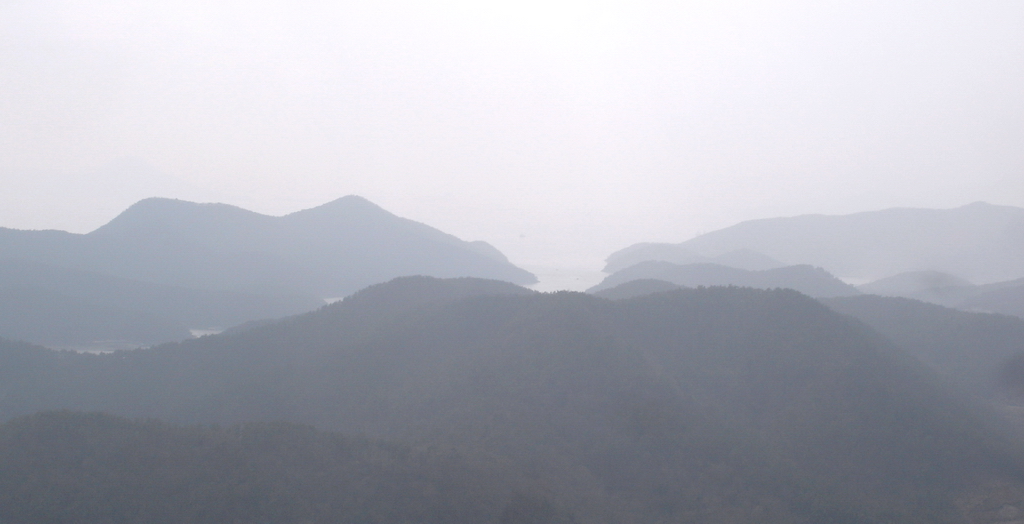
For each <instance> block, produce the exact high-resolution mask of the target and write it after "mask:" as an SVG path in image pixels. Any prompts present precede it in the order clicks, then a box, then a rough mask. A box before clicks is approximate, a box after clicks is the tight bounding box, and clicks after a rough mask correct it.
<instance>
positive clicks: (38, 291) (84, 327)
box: [0, 259, 323, 346]
mask: <svg viewBox="0 0 1024 524" xmlns="http://www.w3.org/2000/svg"><path fill="white" fill-rule="evenodd" d="M322 305H323V300H321V299H319V298H317V297H313V296H306V297H303V296H280V295H278V296H267V295H253V294H247V293H238V292H230V291H206V290H197V289H189V288H183V287H176V286H166V285H160V284H152V283H148V282H138V281H133V280H127V279H122V278H117V277H110V276H107V275H103V274H100V273H95V272H89V271H77V270H70V269H63V268H57V267H52V266H48V265H45V264H40V263H37V262H29V261H25V260H12V259H0V312H2V313H0V336H4V337H8V338H16V339H21V340H27V341H31V342H35V343H39V344H44V345H49V346H89V345H97V344H98V343H99V342H102V341H115V342H117V343H119V344H121V345H126V346H132V345H135V346H138V345H151V344H157V343H161V342H169V341H174V340H183V339H186V338H189V337H190V336H191V335H190V329H211V328H214V329H216V328H220V329H223V328H225V327H228V326H233V325H235V324H240V323H242V322H246V321H250V320H255V319H264V318H279V317H284V316H288V315H294V314H297V313H302V312H305V311H310V310H313V309H316V308H317V307H320V306H322Z"/></svg>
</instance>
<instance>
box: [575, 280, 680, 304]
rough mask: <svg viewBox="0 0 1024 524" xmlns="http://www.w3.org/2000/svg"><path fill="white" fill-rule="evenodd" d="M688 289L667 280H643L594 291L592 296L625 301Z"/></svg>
mask: <svg viewBox="0 0 1024 524" xmlns="http://www.w3.org/2000/svg"><path fill="white" fill-rule="evenodd" d="M686 287H687V286H680V285H679V284H673V283H672V282H669V281H667V280H657V279H654V278H642V279H639V280H630V281H629V282H626V283H625V284H619V285H617V286H613V287H608V288H605V289H600V290H597V291H593V292H590V294H592V295H594V296H595V297H601V298H607V299H608V300H623V299H627V298H636V297H642V296H645V295H650V294H653V293H662V292H664V291H674V290H676V289H684V288H686Z"/></svg>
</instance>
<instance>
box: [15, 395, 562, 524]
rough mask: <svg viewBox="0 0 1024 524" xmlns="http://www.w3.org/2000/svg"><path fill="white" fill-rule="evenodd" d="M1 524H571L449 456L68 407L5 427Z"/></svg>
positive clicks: (263, 426)
mask: <svg viewBox="0 0 1024 524" xmlns="http://www.w3.org/2000/svg"><path fill="white" fill-rule="evenodd" d="M0 521H2V522H6V523H17V524H21V523H40V522H53V523H63V522H69V523H70V522H103V523H108V524H119V523H124V524H129V523H132V524H134V523H139V522H146V523H154V524H156V523H182V522H193V523H210V524H222V523H235V522H237V523H256V522H308V523H332V524H333V523H341V524H357V523H367V522H374V523H414V522H434V523H452V524H456V523H458V524H463V523H464V524H487V523H494V524H532V523H534V522H546V523H549V524H558V523H563V522H564V523H566V524H568V523H570V522H573V521H572V517H571V515H569V514H566V513H564V512H561V511H559V509H558V508H556V507H555V506H554V505H553V504H552V503H551V501H550V500H548V498H547V497H546V496H545V495H544V494H543V493H541V491H540V486H536V485H531V483H530V482H528V481H525V480H524V479H522V478H521V477H520V476H518V475H516V474H515V472H513V471H509V470H508V468H505V467H503V465H502V464H501V463H499V462H496V461H493V460H491V461H489V460H487V459H486V458H484V457H466V456H463V455H460V454H459V453H458V452H455V451H453V450H451V449H450V448H446V449H439V448H412V447H410V446H405V445H401V444H395V443H389V442H383V441H376V440H370V439H365V438H346V437H342V436H340V435H336V434H330V433H324V432H320V431H317V430H315V429H313V428H310V427H306V426H296V425H290V424H282V423H249V424H244V425H238V426H232V427H228V428H219V427H208V426H207V427H202V426H190V427H178V426H172V425H168V424H163V423H160V422H157V421H153V420H148V421H129V420H125V419H120V418H116V417H112V416H109V415H102V414H81V413H73V412H47V413H41V414H37V415H33V416H29V417H24V418H18V419H14V420H11V421H9V422H7V423H6V424H3V425H0Z"/></svg>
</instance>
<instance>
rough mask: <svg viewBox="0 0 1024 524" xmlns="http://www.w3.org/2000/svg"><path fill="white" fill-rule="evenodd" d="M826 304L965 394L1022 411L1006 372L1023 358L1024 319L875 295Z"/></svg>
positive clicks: (1013, 379)
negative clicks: (868, 327) (896, 347)
mask: <svg viewBox="0 0 1024 524" xmlns="http://www.w3.org/2000/svg"><path fill="white" fill-rule="evenodd" d="M822 302H823V303H825V304H826V305H827V306H828V307H830V308H832V309H833V310H835V311H837V312H840V313H843V314H847V315H850V316H852V317H855V318H857V319H858V320H860V321H862V322H864V323H865V324H866V325H868V326H870V327H871V328H872V329H874V330H875V331H877V332H879V333H881V334H882V335H884V336H885V337H887V338H888V339H890V340H892V341H894V342H895V343H897V344H899V345H900V346H901V347H903V348H905V349H906V350H907V351H909V352H910V353H911V354H913V355H914V356H915V357H916V358H918V359H920V360H921V361H922V362H924V363H926V364H928V365H929V366H931V367H932V368H933V369H935V370H936V371H938V372H939V373H940V374H941V375H942V376H943V377H945V378H946V379H947V380H949V381H950V382H953V383H956V384H958V385H960V386H961V387H963V388H964V389H966V390H967V391H970V392H972V393H974V394H975V395H977V396H979V397H981V398H985V399H988V400H990V401H998V402H999V403H1007V402H1008V403H1010V404H1012V405H1020V406H1024V397H1021V398H1010V397H1008V395H1011V397H1012V396H1013V395H1012V393H1013V392H1012V391H1011V390H1008V389H1007V384H1006V382H1005V381H1006V380H1007V379H1008V378H1009V379H1012V380H1011V382H1016V381H1017V379H1015V378H1013V377H1008V376H1007V375H1006V373H1008V372H1012V371H1013V369H1012V366H1013V364H1012V362H1015V361H1016V360H1017V359H1018V358H1019V357H1022V356H1024V319H1020V318H1016V317H1010V316H1004V315H992V314H985V313H973V312H965V311H959V310H956V309H952V308H947V307H942V306H939V305H934V304H926V303H923V302H920V301H917V300H910V299H906V298H895V297H880V296H875V295H862V296H857V297H839V298H830V299H823V300H822ZM1020 380H1021V381H1024V374H1022V375H1021V379H1020ZM1022 383H1024V382H1022Z"/></svg>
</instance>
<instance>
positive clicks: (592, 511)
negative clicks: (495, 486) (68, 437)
mask: <svg viewBox="0 0 1024 524" xmlns="http://www.w3.org/2000/svg"><path fill="white" fill-rule="evenodd" d="M46 409H75V410H84V411H95V410H101V411H106V412H109V413H113V414H118V415H122V416H131V417H147V418H152V417H157V418H162V419H165V420H168V421H171V422H175V423H188V424H195V423H202V424H210V423H217V424H234V423H239V422H245V421H254V420H279V421H285V422H289V423H300V424H310V425H313V426H316V427H318V428H321V429H323V430H330V431H340V432H342V433H345V434H360V435H366V436H368V437H369V438H373V439H376V438H387V439H396V440H399V441H402V442H406V443H407V444H408V445H409V446H413V447H414V448H415V449H434V450H452V451H453V452H456V453H458V454H460V455H463V456H467V457H489V458H488V459H487V460H489V461H491V463H494V464H498V465H500V466H501V468H502V470H503V471H506V472H507V476H508V477H509V478H525V479H528V480H529V481H530V482H531V483H532V485H534V486H542V487H543V490H544V491H543V493H544V496H546V497H548V499H549V502H550V507H553V508H558V510H559V511H564V512H565V513H563V514H564V515H569V514H571V515H573V516H574V518H575V519H576V521H578V522H595V523H611V522H616V523H620V522H621V523H640V522H697V521H699V522H709V523H726V522H768V523H771V522H780V523H782V522H785V523H808V524H810V523H818V522H865V523H867V522H879V523H880V522H964V523H973V522H991V521H994V520H996V517H994V516H993V515H994V514H995V513H996V512H998V511H1001V508H1003V507H1007V508H1009V507H1011V506H1013V507H1014V508H1017V507H1024V506H1022V504H1024V461H1022V455H1021V453H1020V450H1019V449H1018V447H1017V446H1018V444H1017V443H1016V441H1015V440H1014V439H1013V438H1010V437H1008V436H1005V435H1007V434H1004V433H1002V432H1001V431H1003V429H1001V427H1000V425H999V424H1000V423H999V422H998V419H996V418H995V416H994V415H989V414H987V412H986V410H985V409H984V408H982V407H981V406H980V405H976V404H974V403H973V402H972V401H971V400H970V399H968V398H966V397H961V396H959V393H958V392H957V391H956V390H955V389H953V388H951V387H948V386H947V385H946V384H945V383H944V381H943V380H942V379H940V378H939V377H937V376H935V375H934V374H933V373H932V372H930V371H929V369H928V368H927V367H925V366H924V365H923V364H921V363H920V362H919V361H917V360H916V359H914V358H913V357H911V356H910V355H909V354H907V353H906V352H904V351H903V350H901V349H899V348H898V347H896V346H895V345H893V344H892V343H890V342H888V341H887V340H886V339H884V338H883V337H882V336H881V335H879V334H878V333H876V332H875V331H872V330H871V329H869V328H868V327H866V326H865V325H864V324H862V323H861V322H859V321H857V320H854V319H852V318H850V317H848V316H845V315H841V314H839V313H836V312H834V311H832V310H830V309H828V308H826V307H825V306H823V305H822V304H821V303H819V302H816V301H815V300H812V299H810V298H808V297H806V296H803V295H801V294H799V293H796V292H794V291H791V290H781V289H776V290H754V289H743V288H735V287H734V288H701V289H682V290H675V291H667V292H662V293H656V294H653V295H648V296H644V297H638V298H634V299H625V300H618V301H609V300H605V299H601V298H598V297H594V296H590V295H586V294H581V293H568V292H561V293H551V294H542V293H534V292H531V291H528V290H525V289H522V288H518V287H516V286H514V285H511V284H507V283H502V282H494V281H481V280H477V279H456V280H438V279H432V278H426V277H410V278H402V279H397V280H395V281H392V282H389V283H387V284H381V285H376V286H372V287H370V288H367V289H365V290H363V291H360V292H359V293H356V294H354V295H352V296H350V297H348V298H346V299H345V300H343V301H340V302H337V303H334V304H332V305H329V306H325V307H323V308H321V309H319V310H317V311H315V312H311V313H306V314H303V315H299V316H295V317H291V318H288V319H283V320H280V321H277V322H273V323H269V324H264V325H257V326H253V327H251V328H250V329H247V330H242V331H236V332H235V333H233V334H230V335H218V336H210V337H203V338H200V339H194V340H189V341H185V342H182V343H177V344H169V345H164V346H160V347H157V348H152V349H143V350H137V351H132V352H119V353H115V354H108V355H87V354H77V353H70V352H56V351H51V350H46V349H43V348H38V347H33V346H30V345H27V344H20V343H14V342H5V341H0V416H2V417H3V418H4V419H7V418H9V417H12V416H18V415H25V414H31V413H34V412H36V411H39V410H46ZM74 427H77V425H70V426H69V429H70V430H72V431H73V430H74ZM97 440H98V441H102V439H100V438H98V439H97ZM58 442H59V441H58ZM228 449H231V448H230V447H229V448H228ZM128 456H129V457H132V456H133V455H128ZM170 456H173V455H170ZM190 460H191V459H190ZM266 460H269V461H273V460H276V459H273V458H272V457H271V458H268V459H266ZM72 464H75V463H74V462H72ZM399 464H401V462H399ZM424 489H429V486H426V487H424ZM467 497H468V498H472V495H467ZM488 500H498V501H500V497H499V498H495V499H488ZM546 507H547V506H546ZM993 508H995V509H993ZM1008 511H1009V509H1008V510H1007V512H1008ZM492 514H493V513H492ZM986 519H987V520H986ZM1003 520H1006V519H1003ZM439 521H446V522H454V521H455V520H444V519H442V520H439ZM481 521H487V520H486V519H484V520H481ZM540 521H543V519H541V520H534V521H528V520H527V521H523V522H540Z"/></svg>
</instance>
